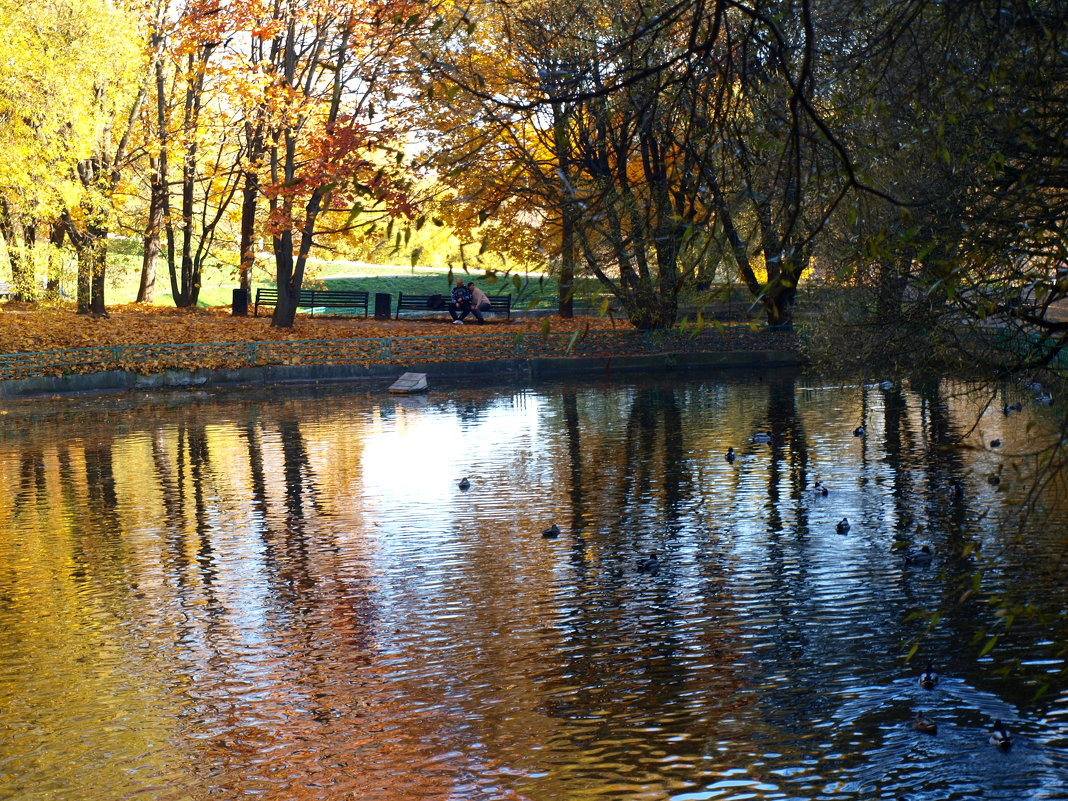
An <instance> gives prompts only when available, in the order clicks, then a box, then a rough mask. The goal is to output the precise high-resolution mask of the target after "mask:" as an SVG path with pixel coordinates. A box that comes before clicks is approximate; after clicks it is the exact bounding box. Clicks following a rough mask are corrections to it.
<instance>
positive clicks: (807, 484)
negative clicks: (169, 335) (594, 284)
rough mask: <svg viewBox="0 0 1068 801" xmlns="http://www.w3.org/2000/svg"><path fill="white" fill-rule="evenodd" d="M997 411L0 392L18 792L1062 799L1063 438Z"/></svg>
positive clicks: (692, 397)
mask: <svg viewBox="0 0 1068 801" xmlns="http://www.w3.org/2000/svg"><path fill="white" fill-rule="evenodd" d="M1000 392H1001V394H1000V395H998V396H996V397H995V398H994V402H993V404H991V405H988V406H987V405H984V404H986V403H987V401H989V400H990V396H989V393H984V392H982V391H977V390H975V391H973V390H971V389H970V388H969V387H967V386H962V385H957V384H950V383H946V382H941V383H937V382H936V383H929V384H905V385H903V386H894V387H892V388H889V389H885V388H880V387H878V386H872V385H865V384H863V383H853V384H846V385H843V384H840V383H834V384H827V385H825V384H824V383H822V382H820V381H819V380H817V379H813V378H811V377H806V376H795V375H792V374H789V373H782V372H779V373H766V374H763V373H747V374H718V375H712V376H700V377H686V378H684V379H679V378H677V377H675V378H670V379H658V380H650V381H631V380H626V381H624V380H619V381H612V382H604V383H594V384H590V383H588V382H585V383H543V384H536V385H531V386H527V385H523V386H519V385H516V386H498V387H494V388H485V387H474V386H470V385H464V384H457V385H453V386H440V385H439V386H435V387H434V388H433V389H432V391H431V393H429V394H428V395H425V396H421V397H410V398H404V397H392V396H389V395H388V394H387V393H385V392H384V391H383V388H382V387H377V386H376V387H374V388H373V389H368V388H367V387H360V388H355V389H354V388H351V387H350V388H340V387H339V388H329V389H325V390H323V389H320V390H312V389H303V390H278V391H277V392H273V393H270V394H267V393H264V392H262V391H249V392H244V393H235V392H231V393H225V392H219V393H203V392H201V393H175V394H168V395H160V396H157V397H135V396H125V395H124V396H116V397H101V398H91V399H81V400H72V399H67V400H62V401H59V400H53V401H34V402H32V403H31V402H25V403H12V404H8V406H7V407H6V408H4V409H2V410H0V411H2V412H3V414H2V416H0V475H2V476H3V481H4V486H5V487H6V488H7V491H6V492H5V493H3V497H0V519H2V521H3V529H2V533H0V798H4V799H8V798H11V799H20V801H24V800H29V799H53V800H54V799H93V800H94V801H112V800H113V799H134V798H138V799H140V798H147V799H166V800H169V799H174V800H175V801H179V800H181V801H186V800H190V801H200V800H201V799H216V798H222V799H234V798H246V797H247V798H257V799H268V800H269V801H274V799H278V801H283V799H284V800H287V801H288V800H290V799H331V800H332V799H349V798H352V799H361V800H362V801H378V800H379V799H382V800H388V799H480V800H481V799H485V800H486V801H489V800H490V799H493V800H494V801H497V800H498V799H531V800H532V801H543V800H547V799H576V798H590V799H675V800H676V801H684V800H685V801H692V800H694V799H732V800H735V799H817V798H818V799H913V800H915V799H932V800H934V799H938V800H939V801H941V800H942V799H976V798H984V799H1006V800H1009V799H1011V800H1012V801H1018V800H1019V799H1023V798H1035V799H1068V678H1066V676H1065V673H1064V670H1065V661H1064V659H1065V653H1064V650H1063V648H1064V644H1065V642H1066V640H1068V620H1066V616H1065V612H1064V610H1065V608H1066V604H1065V600H1066V595H1068V590H1066V585H1068V582H1066V581H1065V578H1064V572H1063V568H1062V563H1063V557H1064V554H1065V550H1066V545H1068V503H1066V501H1065V497H1064V495H1065V493H1064V487H1063V483H1062V482H1060V481H1057V480H1055V481H1052V482H1050V483H1049V484H1047V485H1046V486H1045V488H1044V489H1043V490H1042V491H1040V492H1037V493H1030V494H1029V492H1028V488H1029V487H1030V486H1031V483H1032V482H1031V481H1030V480H1029V476H1031V475H1032V474H1033V472H1034V471H1035V469H1036V465H1037V464H1038V463H1039V461H1038V459H1037V458H1036V457H1035V456H1034V454H1033V452H1034V450H1035V447H1036V443H1039V442H1042V441H1045V440H1046V439H1048V438H1049V437H1054V438H1055V436H1054V433H1055V431H1056V424H1057V419H1058V417H1057V414H1056V409H1052V410H1051V409H1048V408H1045V407H1042V406H1039V405H1036V404H1035V403H1034V402H1033V400H1032V398H1031V396H1030V395H1029V394H1028V393H1026V392H1024V391H1022V390H1014V389H1002V390H1000ZM1017 400H1019V401H1021V402H1022V404H1023V410H1022V411H1020V412H1012V413H1011V414H1009V415H1006V414H1004V412H1003V411H1002V407H1001V404H1002V403H1011V402H1015V401H1017ZM861 421H863V422H864V423H865V424H866V428H867V431H866V435H865V436H862V437H858V436H854V435H853V429H854V428H855V427H856V426H857V425H858V424H859V423H860V422H861ZM757 431H763V432H768V433H770V435H771V442H770V443H753V442H751V441H749V437H750V436H751V435H752V434H753V433H754V432H757ZM959 437H963V438H964V439H963V443H964V445H965V446H966V447H957V446H956V445H955V443H956V442H957V440H958V438H959ZM994 439H998V440H1000V441H1001V442H1000V446H999V447H996V448H995V447H991V445H990V442H991V441H992V440H994ZM728 447H733V448H734V449H735V451H736V453H737V459H736V460H735V461H734V462H733V463H731V462H728V461H727V460H726V459H725V458H724V454H725V452H726V450H727V448H728ZM995 475H996V476H999V477H1000V478H1001V481H1000V483H999V484H996V485H995V484H993V483H991V481H990V476H995ZM464 477H469V480H470V482H471V486H470V488H469V489H468V490H466V491H463V490H461V489H460V488H459V487H458V482H459V481H460V480H461V479H462V478H464ZM817 480H820V481H822V482H823V483H824V484H825V485H826V486H827V487H828V488H829V493H828V495H826V496H823V495H819V494H817V493H815V492H813V491H812V488H813V486H814V484H815V482H816V481H817ZM958 481H959V482H960V487H961V491H959V492H958V490H957V489H956V486H957V485H956V484H955V482H958ZM1025 507H1033V508H1032V511H1031V513H1030V514H1029V515H1028V516H1027V519H1026V520H1025V521H1024V522H1022V523H1021V522H1019V517H1020V514H1019V513H1020V511H1021V509H1023V508H1025ZM843 517H847V518H848V519H849V521H850V523H851V527H850V530H849V532H848V533H847V534H839V533H838V532H837V531H836V523H837V522H838V521H839V520H841V519H842V518H843ZM552 522H555V523H557V524H558V526H559V527H560V529H561V531H562V533H561V534H560V536H559V537H558V538H556V539H545V538H543V537H542V536H541V533H542V530H543V529H545V528H546V527H547V526H548V525H549V524H550V523H552ZM924 543H928V544H930V546H931V547H932V550H933V554H934V557H933V560H931V561H930V563H924V562H922V561H908V560H906V558H905V556H904V550H903V548H906V547H916V546H919V545H921V544H924ZM650 554H655V555H656V565H655V567H654V568H652V569H639V562H640V560H643V559H647V558H649V556H650ZM643 567H644V566H643ZM973 582H975V583H974V584H973ZM976 587H977V588H978V589H977V590H976V589H975V588H976ZM917 613H918V614H917ZM935 613H938V614H939V615H940V616H939V617H937V618H933V617H932V614H935ZM1010 623H1011V625H1006V624H1010ZM928 629H929V631H928ZM992 636H998V640H997V643H996V647H993V648H991V649H990V650H989V651H988V652H986V653H985V654H984V653H982V651H984V649H985V647H986V645H987V644H988V643H989V642H990V641H991V640H990V637H992ZM914 643H918V648H917V650H916V653H915V654H914V655H913V657H912V658H911V660H909V661H906V658H905V657H906V655H908V654H909V651H910V649H911V648H912V646H913V644H914ZM928 662H930V663H931V664H932V666H933V667H934V669H935V670H936V671H937V672H938V673H939V675H940V681H939V683H938V685H937V686H936V687H935V688H934V689H929V690H928V689H923V688H921V687H920V686H919V684H918V682H917V678H918V676H919V674H920V672H921V671H922V670H923V668H924V666H925V665H926V664H927V663H928ZM917 712H922V713H923V714H925V715H926V716H927V717H929V718H930V719H932V720H933V721H934V722H935V723H936V724H937V726H938V731H937V734H934V735H931V734H925V733H922V732H919V731H916V730H914V729H913V726H912V721H913V719H914V716H915V715H916V713H917ZM995 720H1001V721H1003V722H1004V723H1005V724H1006V725H1007V726H1008V728H1009V729H1010V731H1011V732H1012V734H1013V737H1014V744H1013V747H1012V748H1011V749H1010V750H1007V751H1002V750H999V749H998V748H996V747H995V746H992V745H991V744H990V743H989V742H988V739H989V733H990V728H991V726H992V724H993V722H994V721H995Z"/></svg>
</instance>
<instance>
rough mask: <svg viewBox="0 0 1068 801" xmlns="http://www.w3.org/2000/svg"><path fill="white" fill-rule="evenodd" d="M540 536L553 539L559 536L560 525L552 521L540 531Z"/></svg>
mask: <svg viewBox="0 0 1068 801" xmlns="http://www.w3.org/2000/svg"><path fill="white" fill-rule="evenodd" d="M541 536H542V539H546V540H555V539H556V538H557V537H559V536H560V527H559V526H558V525H556V523H553V524H552V525H551V526H549V527H548V528H547V529H545V531H543V532H541Z"/></svg>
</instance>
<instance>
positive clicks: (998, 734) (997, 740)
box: [912, 662, 1012, 751]
mask: <svg viewBox="0 0 1068 801" xmlns="http://www.w3.org/2000/svg"><path fill="white" fill-rule="evenodd" d="M919 684H920V687H922V688H923V689H925V690H933V689H934V688H935V687H937V686H938V674H937V673H935V671H934V667H933V666H932V663H930V662H928V663H927V668H926V669H925V670H924V671H923V673H921V674H920V679H919ZM912 728H914V729H915V730H916V731H918V732H922V733H923V734H938V724H937V723H935V722H934V721H933V720H931V719H930V718H929V717H927V716H926V715H925V714H923V712H917V713H916V717H915V718H914V719H913V721H912ZM989 742H990V744H991V745H993V746H995V747H997V748H999V749H1001V750H1002V751H1008V750H1009V749H1010V748H1012V735H1011V734H1010V733H1009V730H1008V729H1007V728H1005V724H1004V723H1002V722H1001V721H1000V720H995V721H994V725H993V727H992V728H991V729H990V737H989Z"/></svg>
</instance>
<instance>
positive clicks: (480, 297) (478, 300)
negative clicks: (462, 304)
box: [467, 281, 493, 323]
mask: <svg viewBox="0 0 1068 801" xmlns="http://www.w3.org/2000/svg"><path fill="white" fill-rule="evenodd" d="M467 288H468V289H469V290H470V291H471V313H472V314H474V315H475V319H476V320H478V321H479V323H484V322H486V321H485V320H483V319H482V312H485V311H489V310H490V309H491V308H493V306H492V304H491V303H490V299H489V298H488V297H486V293H485V292H483V291H482V290H481V289H479V288H478V287H477V286H475V282H474V281H470V282H469V283H468V284H467Z"/></svg>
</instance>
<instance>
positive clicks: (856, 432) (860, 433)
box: [853, 423, 868, 437]
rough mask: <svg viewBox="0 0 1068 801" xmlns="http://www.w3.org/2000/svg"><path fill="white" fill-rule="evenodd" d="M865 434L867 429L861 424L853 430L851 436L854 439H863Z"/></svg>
mask: <svg viewBox="0 0 1068 801" xmlns="http://www.w3.org/2000/svg"><path fill="white" fill-rule="evenodd" d="M867 433H868V429H867V428H865V426H864V424H863V423H862V424H860V425H859V426H857V427H856V428H854V429H853V436H854V437H863V436H864V435H865V434H867Z"/></svg>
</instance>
